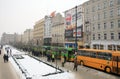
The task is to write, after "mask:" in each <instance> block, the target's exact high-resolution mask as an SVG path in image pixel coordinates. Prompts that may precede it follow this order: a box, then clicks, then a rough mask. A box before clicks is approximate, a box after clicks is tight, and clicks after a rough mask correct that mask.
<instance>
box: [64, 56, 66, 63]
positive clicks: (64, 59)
mask: <svg viewBox="0 0 120 79" xmlns="http://www.w3.org/2000/svg"><path fill="white" fill-rule="evenodd" d="M65 63H66V56H65V55H64V64H65Z"/></svg>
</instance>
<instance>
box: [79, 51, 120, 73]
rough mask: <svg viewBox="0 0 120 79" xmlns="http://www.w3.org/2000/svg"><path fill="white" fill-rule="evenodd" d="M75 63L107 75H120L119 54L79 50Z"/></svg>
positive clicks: (116, 52)
mask: <svg viewBox="0 0 120 79" xmlns="http://www.w3.org/2000/svg"><path fill="white" fill-rule="evenodd" d="M77 62H78V64H80V65H85V66H90V67H93V68H96V69H100V70H103V71H106V72H108V73H111V72H112V73H116V74H119V75H120V52H118V51H110V50H97V49H79V50H78V55H77Z"/></svg>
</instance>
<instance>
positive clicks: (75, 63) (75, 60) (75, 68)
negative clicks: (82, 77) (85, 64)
mask: <svg viewBox="0 0 120 79" xmlns="http://www.w3.org/2000/svg"><path fill="white" fill-rule="evenodd" d="M77 66H78V63H77V58H75V59H74V68H73V70H76V71H77Z"/></svg>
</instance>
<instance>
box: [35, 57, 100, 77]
mask: <svg viewBox="0 0 120 79" xmlns="http://www.w3.org/2000/svg"><path fill="white" fill-rule="evenodd" d="M34 57H35V56H34ZM35 58H37V59H40V60H42V61H44V62H46V63H48V64H51V65H53V66H55V67H56V61H55V62H48V61H47V58H46V57H35ZM73 67H74V63H73V62H66V63H65V65H64V67H62V64H61V61H60V60H57V68H60V69H62V70H64V71H66V72H70V73H72V74H74V75H75V77H76V79H101V77H98V76H95V75H94V74H93V73H89V72H88V71H89V69H90V68H86V67H84V66H80V65H79V66H78V70H77V71H76V70H73Z"/></svg>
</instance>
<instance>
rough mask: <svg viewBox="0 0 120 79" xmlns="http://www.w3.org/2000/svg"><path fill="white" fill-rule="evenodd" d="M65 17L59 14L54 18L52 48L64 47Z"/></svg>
mask: <svg viewBox="0 0 120 79" xmlns="http://www.w3.org/2000/svg"><path fill="white" fill-rule="evenodd" d="M64 30H65V28H64V17H63V16H62V15H61V14H60V13H57V14H56V15H55V16H54V17H52V28H51V34H52V46H64Z"/></svg>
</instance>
